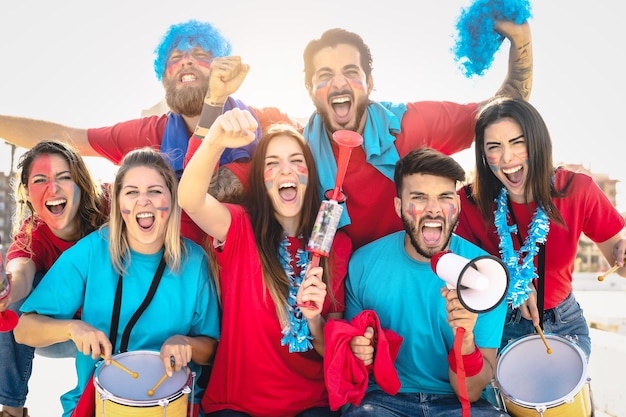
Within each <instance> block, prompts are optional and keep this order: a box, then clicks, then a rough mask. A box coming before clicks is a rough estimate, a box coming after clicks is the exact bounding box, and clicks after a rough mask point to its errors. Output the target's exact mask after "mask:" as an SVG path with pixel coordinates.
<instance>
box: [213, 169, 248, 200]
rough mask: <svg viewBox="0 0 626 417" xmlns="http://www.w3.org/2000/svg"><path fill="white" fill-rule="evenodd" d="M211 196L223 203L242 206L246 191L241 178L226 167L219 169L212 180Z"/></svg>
mask: <svg viewBox="0 0 626 417" xmlns="http://www.w3.org/2000/svg"><path fill="white" fill-rule="evenodd" d="M209 194H211V195H212V196H213V197H215V198H216V199H217V200H218V201H221V202H222V203H232V204H242V203H243V201H244V198H245V194H246V193H245V190H244V188H243V184H242V183H241V181H239V178H237V176H236V175H235V174H233V172H232V171H231V170H230V169H228V168H226V167H223V166H222V167H219V168H218V169H217V171H215V173H214V174H213V177H212V178H211V185H210V186H209Z"/></svg>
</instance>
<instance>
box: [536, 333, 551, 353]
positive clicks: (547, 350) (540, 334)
mask: <svg viewBox="0 0 626 417" xmlns="http://www.w3.org/2000/svg"><path fill="white" fill-rule="evenodd" d="M535 329H537V333H539V336H541V340H543V344H544V345H546V352H548V355H552V349H550V346H548V341H547V340H546V337H545V336H544V334H543V330H541V327H540V326H535Z"/></svg>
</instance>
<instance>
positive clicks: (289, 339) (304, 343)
mask: <svg viewBox="0 0 626 417" xmlns="http://www.w3.org/2000/svg"><path fill="white" fill-rule="evenodd" d="M289 246H291V242H289V237H288V236H287V234H286V233H285V235H284V236H283V240H282V241H281V242H280V247H279V248H278V258H279V260H280V264H281V265H282V267H283V269H284V270H285V273H286V274H287V278H288V279H289V296H288V298H287V303H288V305H287V307H286V308H287V319H288V322H287V325H286V326H285V327H284V328H283V337H282V339H281V341H280V343H281V344H282V345H283V346H285V345H288V346H289V352H306V351H307V350H309V349H312V348H313V345H312V344H311V340H313V337H312V336H311V332H310V331H309V324H308V323H307V320H306V318H305V317H304V316H303V314H302V311H300V307H297V306H296V295H297V294H298V288H300V284H302V281H303V280H304V276H305V274H306V270H307V265H308V263H309V257H308V254H307V253H306V252H305V251H304V250H303V249H302V248H298V249H297V250H296V267H297V268H298V269H299V270H300V273H299V274H298V275H296V273H295V272H294V270H293V266H292V258H291V254H290V252H289Z"/></svg>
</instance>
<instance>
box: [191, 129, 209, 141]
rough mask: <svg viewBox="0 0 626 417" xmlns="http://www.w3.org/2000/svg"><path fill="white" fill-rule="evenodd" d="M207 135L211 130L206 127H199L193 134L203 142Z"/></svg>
mask: <svg viewBox="0 0 626 417" xmlns="http://www.w3.org/2000/svg"><path fill="white" fill-rule="evenodd" d="M207 133H209V129H207V128H206V127H200V126H198V127H196V130H195V131H194V132H193V137H194V138H197V139H200V140H202V139H204V138H205V137H206V135H207Z"/></svg>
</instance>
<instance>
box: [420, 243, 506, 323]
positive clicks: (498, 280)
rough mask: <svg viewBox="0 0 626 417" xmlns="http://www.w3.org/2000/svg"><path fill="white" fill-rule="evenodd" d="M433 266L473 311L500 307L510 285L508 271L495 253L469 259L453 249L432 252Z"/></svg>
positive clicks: (465, 305) (482, 311)
mask: <svg viewBox="0 0 626 417" xmlns="http://www.w3.org/2000/svg"><path fill="white" fill-rule="evenodd" d="M430 266H431V268H432V269H433V271H434V272H435V274H437V276H439V278H441V279H442V280H444V281H445V282H446V284H447V286H448V288H456V290H457V293H458V295H459V301H460V302H461V304H463V307H465V308H466V309H468V310H469V311H471V312H473V313H485V312H487V311H490V310H492V309H494V308H495V307H497V306H498V305H499V304H500V302H502V300H503V299H504V297H505V296H506V293H507V289H508V287H509V271H508V270H507V268H506V266H505V265H504V263H503V262H502V261H501V260H500V259H498V258H496V257H495V256H491V255H484V256H479V257H477V258H474V259H472V260H469V259H466V258H463V257H461V256H459V255H455V254H454V253H452V251H442V252H438V253H436V254H435V255H433V257H432V258H431V259H430Z"/></svg>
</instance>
